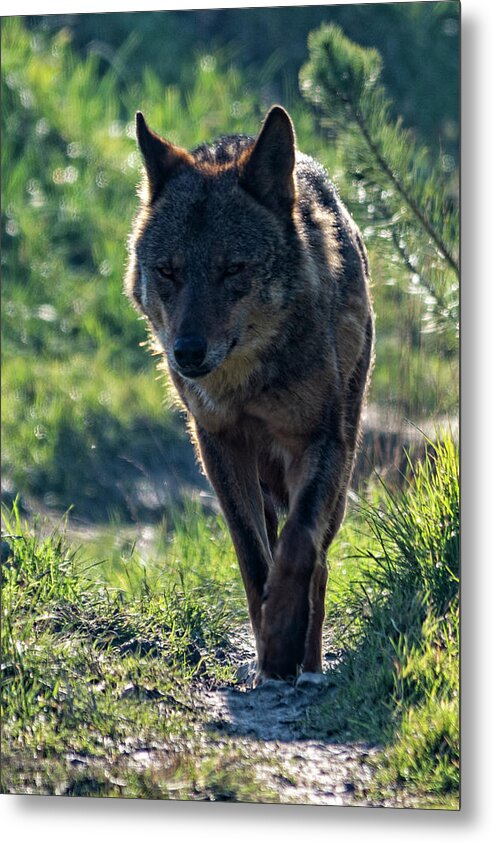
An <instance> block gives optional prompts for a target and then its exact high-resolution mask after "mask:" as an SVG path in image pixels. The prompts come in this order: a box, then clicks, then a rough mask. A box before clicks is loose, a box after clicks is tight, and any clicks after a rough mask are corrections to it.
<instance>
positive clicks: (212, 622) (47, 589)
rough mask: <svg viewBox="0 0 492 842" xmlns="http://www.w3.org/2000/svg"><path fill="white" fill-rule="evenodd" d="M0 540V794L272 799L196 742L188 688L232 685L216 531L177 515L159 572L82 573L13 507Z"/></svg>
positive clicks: (133, 563) (231, 762)
mask: <svg viewBox="0 0 492 842" xmlns="http://www.w3.org/2000/svg"><path fill="white" fill-rule="evenodd" d="M188 527H189V529H188ZM4 529H5V531H6V533H7V534H9V535H15V536H17V537H15V538H11V539H10V541H11V545H12V550H13V552H12V555H11V557H10V558H9V559H8V560H7V563H6V564H5V565H4V569H3V583H2V584H3V590H2V610H3V623H2V663H3V666H2V672H3V681H2V722H3V773H2V774H3V778H2V787H3V791H7V792H37V793H46V794H57V793H58V794H59V793H63V794H69V795H100V796H102V795H110V796H111V795H114V796H127V797H142V798H168V797H189V798H210V799H215V798H217V797H221V796H220V793H221V791H223V797H224V798H225V799H227V800H228V799H233V798H234V799H237V800H258V799H260V798H261V799H263V800H271V798H272V795H271V794H269V792H268V791H267V790H266V788H265V787H264V786H258V784H257V782H256V781H255V776H254V771H253V770H252V769H251V768H250V766H248V764H245V766H244V769H243V774H242V776H241V778H240V779H238V778H237V776H233V775H232V770H233V769H234V766H235V763H236V762H237V756H236V753H235V752H234V750H232V749H229V748H228V747H226V748H225V750H224V752H222V755H221V756H220V759H219V756H218V749H217V750H216V749H215V748H214V746H213V745H209V747H208V750H207V752H206V755H204V751H203V746H202V745H201V743H200V740H199V739H197V730H198V729H199V727H200V721H201V717H202V714H201V712H200V705H199V704H198V702H197V700H196V697H195V694H194V689H195V688H196V686H197V682H200V686H202V687H204V686H207V685H214V684H216V683H217V682H220V683H224V682H230V681H232V680H233V678H234V669H233V667H232V665H231V664H230V662H229V661H228V659H227V655H226V650H227V640H228V635H229V634H230V632H231V629H232V627H233V617H234V620H235V622H237V621H238V617H239V618H240V619H244V611H243V612H242V611H241V608H240V607H239V608H237V607H236V606H237V601H238V600H237V596H238V584H239V582H238V578H239V577H238V575H237V573H235V574H234V575H231V572H230V566H231V552H230V543H229V541H228V540H225V536H224V529H223V527H221V526H220V524H219V525H216V524H214V523H212V522H210V521H207V520H205V519H201V520H200V519H197V518H196V517H194V518H193V519H192V520H190V519H187V518H186V517H184V518H183V519H182V521H181V523H180V524H179V525H178V527H177V529H173V530H170V534H169V535H167V536H166V538H164V537H163V538H162V543H161V549H162V547H163V544H165V545H166V548H165V550H164V552H163V556H162V557H161V561H160V565H159V567H158V566H157V564H155V563H152V562H149V563H147V564H145V565H144V564H143V563H142V561H141V559H139V558H138V557H137V556H136V554H135V553H133V552H131V551H130V552H129V553H128V554H127V555H126V556H125V555H123V556H121V557H120V558H119V560H118V562H117V563H115V560H113V563H110V561H109V560H104V559H103V560H102V561H94V558H92V560H90V561H89V560H88V559H87V558H85V557H84V553H81V552H80V551H73V550H72V549H71V548H70V546H69V545H68V544H67V542H66V540H65V538H64V535H63V530H62V529H61V528H59V527H57V528H55V529H53V530H52V531H51V532H49V533H48V534H45V535H44V537H43V535H42V530H41V525H39V526H38V527H37V528H35V529H34V530H32V529H28V528H27V527H26V524H24V523H23V522H22V521H21V518H20V517H19V514H18V512H17V510H16V509H15V508H14V511H13V512H12V513H11V514H10V515H5V517H4ZM219 538H220V541H219ZM197 539H199V540H200V542H201V543H200V544H197V543H196V541H197ZM200 548H201V553H202V556H203V554H205V553H206V554H207V574H208V575H207V577H206V578H205V575H204V573H205V571H204V565H203V557H202V556H201V555H200ZM146 753H147V754H146ZM215 754H217V757H216V760H215V761H214V755H215ZM202 755H204V756H203V757H202ZM147 756H148V757H149V762H148V763H147V764H145V763H144V768H142V769H141V770H140V771H139V770H138V765H139V763H138V761H139V758H141V757H144V758H145V757H147ZM150 761H151V762H150ZM233 778H234V779H233Z"/></svg>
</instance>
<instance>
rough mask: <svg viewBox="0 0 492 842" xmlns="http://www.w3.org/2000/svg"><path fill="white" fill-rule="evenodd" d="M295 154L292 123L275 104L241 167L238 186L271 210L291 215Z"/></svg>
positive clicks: (284, 112) (294, 193) (293, 197)
mask: <svg viewBox="0 0 492 842" xmlns="http://www.w3.org/2000/svg"><path fill="white" fill-rule="evenodd" d="M295 154H296V137H295V132H294V126H293V125H292V120H291V119H290V117H289V115H288V114H287V111H285V110H284V109H283V108H282V107H281V106H280V105H274V106H273V107H272V108H271V109H270V111H269V112H268V114H267V116H266V118H265V122H264V124H263V128H262V130H261V132H260V134H259V135H258V137H257V139H256V141H255V144H254V146H253V148H252V150H251V152H250V153H249V155H248V157H247V159H246V160H245V162H244V164H243V167H242V172H241V175H240V184H241V185H242V186H243V187H244V188H245V189H246V190H247V191H248V192H249V193H252V194H253V196H255V197H256V198H257V199H258V201H260V202H262V203H263V204H265V205H267V207H270V208H271V209H272V210H275V211H279V210H280V211H281V210H286V211H288V212H290V211H291V210H292V208H293V206H294V201H295V196H296V188H295V180H294V165H295Z"/></svg>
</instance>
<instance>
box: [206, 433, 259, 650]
mask: <svg viewBox="0 0 492 842" xmlns="http://www.w3.org/2000/svg"><path fill="white" fill-rule="evenodd" d="M196 435H197V442H198V447H199V451H200V456H201V458H202V462H203V465H204V467H205V470H206V472H207V476H208V478H209V480H210V482H211V483H212V485H213V487H214V489H215V492H216V494H217V497H218V498H219V502H220V505H221V508H222V511H223V513H224V517H225V519H226V521H227V525H228V527H229V530H230V533H231V537H232V541H233V544H234V548H235V550H236V554H237V557H238V561H239V567H240V570H241V576H242V579H243V582H244V587H245V589H246V596H247V599H248V608H249V614H250V617H251V623H252V626H253V631H254V634H255V638H256V648H257V654H258V664H259V663H260V659H261V651H260V650H261V638H260V624H261V603H262V596H263V590H264V587H265V582H266V580H267V576H268V571H269V568H270V566H271V563H272V556H271V552H270V545H269V539H268V533H267V524H266V520H265V506H264V499H263V494H262V491H261V487H260V481H259V477H258V467H257V454H256V452H255V449H254V445H253V444H252V442H251V441H248V440H247V439H246V437H245V436H244V435H243V434H242V433H241V432H240V431H234V432H229V431H227V432H221V433H209V432H207V431H206V430H203V429H201V428H199V427H197V431H196Z"/></svg>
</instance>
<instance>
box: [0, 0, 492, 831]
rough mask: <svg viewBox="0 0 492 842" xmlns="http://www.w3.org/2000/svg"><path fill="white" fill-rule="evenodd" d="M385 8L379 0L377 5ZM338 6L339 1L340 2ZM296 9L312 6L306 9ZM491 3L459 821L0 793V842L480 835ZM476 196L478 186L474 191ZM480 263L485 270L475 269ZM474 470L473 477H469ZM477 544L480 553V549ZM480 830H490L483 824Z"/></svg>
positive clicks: (468, 234)
mask: <svg viewBox="0 0 492 842" xmlns="http://www.w3.org/2000/svg"><path fill="white" fill-rule="evenodd" d="M385 1H386V0H385ZM340 2H341V3H342V2H343V3H345V0H340ZM262 5H271V6H290V5H301V4H300V3H296V2H289V0H283V2H280V3H275V2H271V3H265V4H263V3H258V2H249V3H247V2H246V3H241V2H230V1H229V2H226V0H222V2H220V0H219V2H216V3H213V2H203V0H202V2H200V0H195V2H185V3H174V4H173V3H159V2H147V3H136V2H128V0H126V2H121V0H120V2H118V0H99V2H94V0H85V2H84V3H80V2H78V3H77V2H70V0H63V2H55V1H54V0H51V2H44V3H41V2H23V0H17V1H16V2H13V1H12V0H2V7H1V15H2V16H4V15H9V14H10V15H19V14H22V15H24V14H39V13H40V10H41V9H42V11H43V13H44V14H56V13H61V12H65V13H66V12H74V13H75V12H82V11H83V12H92V11H94V12H96V11H97V12H101V11H144V10H162V9H177V8H179V9H184V8H191V9H200V8H213V7H215V8H234V7H240V6H250V7H253V6H262ZM305 5H320V4H316V3H312V2H309V3H306V4H305ZM491 15H492V4H490V3H487V2H484V0H464V2H463V4H462V24H463V28H462V34H463V52H462V74H463V76H462V120H463V125H462V129H463V134H462V146H463V157H462V253H463V276H462V316H463V346H462V473H463V478H462V490H463V527H464V538H463V548H462V567H463V604H464V621H463V631H464V640H463V658H462V663H463V667H462V674H463V683H462V705H463V718H462V728H463V758H464V768H463V782H462V783H463V808H462V811H461V813H445V812H435V811H432V812H428V811H414V810H400V811H398V810H389V809H387V810H369V809H362V808H335V807H332V808H323V807H289V806H268V805H264V806H263V805H238V804H195V803H189V802H183V803H177V802H149V801H145V802H142V801H125V800H116V799H114V800H113V799H101V800H100V799H74V800H70V799H65V798H47V797H26V796H12V795H11V796H8V797H7V796H2V797H0V824H1V826H2V833H3V838H4V839H17V838H19V836H22V837H24V836H25V837H26V838H30V839H33V840H35V842H44V840H46V842H52V840H53V838H63V837H66V838H68V839H70V842H72V840H73V842H77V840H82V839H83V840H84V842H85V840H86V839H87V837H88V836H89V835H90V838H92V839H94V840H99V839H102V838H103V837H104V836H106V835H108V834H109V836H110V838H115V839H118V840H120V841H121V842H125V840H132V842H134V840H135V839H141V838H142V837H143V836H145V837H146V838H147V839H152V838H162V834H163V833H164V837H165V839H166V840H167V839H169V838H170V835H171V834H175V833H176V834H177V836H178V838H186V834H187V833H190V834H196V835H197V838H199V840H200V842H206V840H208V839H213V840H214V842H220V840H227V842H231V840H234V842H240V840H243V839H248V840H250V839H251V837H253V838H255V839H258V840H262V839H266V838H271V839H272V842H273V840H276V839H280V838H281V839H282V840H291V839H296V838H298V837H299V836H301V837H305V836H306V834H311V833H318V832H321V834H322V838H325V835H328V834H329V835H332V834H333V835H334V834H337V833H340V834H341V835H342V838H343V842H350V840H357V842H361V840H362V842H365V841H366V840H368V842H371V840H376V839H377V840H378V842H380V840H383V839H384V840H386V839H391V840H393V838H394V837H395V835H396V837H397V839H398V842H406V840H411V842H415V837H416V836H420V837H421V838H422V839H423V840H427V839H430V838H432V840H433V842H439V840H441V839H442V840H446V842H448V840H453V839H458V838H460V839H461V838H463V836H466V838H467V839H469V840H482V839H485V838H486V826H487V819H488V817H489V816H490V815H491V812H492V811H491V807H490V804H491V795H490V774H491V773H490V766H491V759H492V746H491V740H490V734H491V730H492V729H491V710H492V704H491V700H492V693H491V687H490V682H488V686H487V683H486V682H487V681H488V676H489V674H490V672H491V656H490V644H491V643H492V641H491V639H490V632H489V639H488V640H487V636H486V633H487V626H488V625H489V624H488V623H487V624H486V620H485V618H487V619H488V617H490V615H491V613H492V609H491V605H490V599H491V597H490V594H491V593H492V588H491V569H492V564H491V563H490V562H491V559H490V558H489V556H490V531H491V530H490V527H491V522H492V518H491V513H490V506H489V505H488V504H489V501H490V494H488V493H487V492H488V490H489V487H490V483H491V477H492V464H491V456H490V454H491V452H492V448H491V446H490V442H489V435H490V434H489V427H490V423H491V422H490V420H489V419H490V413H491V410H492V402H491V401H489V400H488V391H490V387H491V377H490V370H491V364H490V363H491V360H490V353H489V352H488V349H489V342H488V341H487V340H489V336H490V334H491V330H492V324H491V316H490V314H491V312H492V278H491V277H490V274H491V272H490V263H491V257H490V248H491V240H492V237H491V233H490V223H491V219H492V214H491V211H490V205H491V198H490V197H492V189H491V187H492V185H491V183H490V181H491V179H490V170H491V162H490V151H489V150H490V146H491V128H492V127H491V125H490V120H487V118H488V113H489V112H490V80H491V79H492V73H491V67H490V65H491V55H492V49H491V47H490V45H491V44H492V30H491ZM480 188H482V189H481V190H480ZM486 266H487V269H488V272H487V273H485V271H484V270H485V267H486ZM480 469H481V470H480ZM485 548H487V552H486V550H485ZM489 824H490V822H489Z"/></svg>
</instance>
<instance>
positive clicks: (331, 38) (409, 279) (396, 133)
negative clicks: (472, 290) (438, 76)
mask: <svg viewBox="0 0 492 842" xmlns="http://www.w3.org/2000/svg"><path fill="white" fill-rule="evenodd" d="M308 44H309V53H310V58H309V61H308V63H307V64H306V65H305V66H304V68H303V69H302V71H301V90H302V92H303V94H304V96H305V97H306V98H307V99H308V100H309V101H310V102H311V103H312V104H313V105H314V107H315V109H316V110H317V112H318V114H319V116H320V120H321V124H322V126H324V127H325V129H326V130H327V131H328V132H329V133H330V134H331V135H332V137H336V138H337V146H338V148H339V149H340V150H341V154H342V159H343V169H344V172H345V175H346V180H347V183H348V184H349V185H350V188H351V190H352V194H353V195H352V200H353V202H354V203H355V202H357V198H358V199H359V201H358V207H357V210H356V214H355V215H356V217H357V220H358V222H359V223H360V224H361V225H362V227H363V229H364V234H365V239H366V241H368V240H369V243H368V244H369V245H370V240H371V238H374V239H376V240H377V244H375V247H376V248H377V249H378V250H379V251H380V252H381V251H385V250H386V254H387V257H388V259H390V260H392V261H396V260H398V261H399V263H400V268H401V269H402V271H401V272H400V275H399V277H400V278H402V279H403V280H402V283H403V284H404V285H405V290H406V291H407V292H409V293H413V294H417V295H420V296H421V298H422V301H423V305H424V306H423V308H422V324H421V329H422V330H423V331H424V332H427V333H429V332H436V333H440V334H441V339H440V341H441V343H443V344H444V346H445V348H446V349H447V351H448V352H449V353H451V354H454V353H456V350H457V335H458V315H459V314H458V306H459V257H458V252H459V211H458V202H457V197H455V196H453V193H452V190H451V189H450V185H449V183H448V181H449V179H448V180H447V179H446V175H445V173H443V171H442V169H441V167H440V166H439V163H438V162H436V161H435V160H433V158H432V156H431V155H430V153H429V151H428V150H427V149H426V148H425V147H424V146H422V145H421V144H420V143H418V141H417V140H416V138H415V137H414V135H413V134H412V132H411V131H410V130H408V129H406V128H405V127H404V126H403V124H402V120H401V118H398V117H397V118H395V117H394V116H393V115H394V109H393V103H392V102H391V101H390V99H389V98H388V96H387V94H386V91H385V88H384V86H383V84H382V82H381V70H382V63H381V58H380V55H379V53H378V52H377V50H374V49H367V48H363V47H360V46H359V45H358V44H355V43H353V42H351V41H350V40H349V39H348V38H347V37H346V36H345V35H344V33H343V31H342V30H341V29H340V28H339V27H338V26H335V25H328V26H322V27H321V28H320V29H318V30H316V31H314V32H312V33H311V35H310V37H309V42H308ZM349 201H350V197H349Z"/></svg>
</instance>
